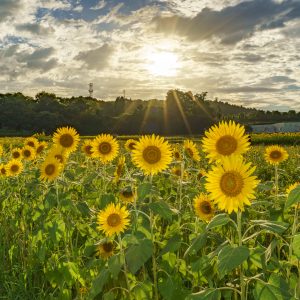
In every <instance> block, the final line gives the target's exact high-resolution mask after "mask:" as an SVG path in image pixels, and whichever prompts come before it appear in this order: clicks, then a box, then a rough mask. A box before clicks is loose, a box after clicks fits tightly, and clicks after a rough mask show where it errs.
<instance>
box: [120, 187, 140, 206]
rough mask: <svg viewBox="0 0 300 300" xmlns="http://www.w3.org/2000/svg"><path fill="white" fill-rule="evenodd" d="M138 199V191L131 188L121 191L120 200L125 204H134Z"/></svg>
mask: <svg viewBox="0 0 300 300" xmlns="http://www.w3.org/2000/svg"><path fill="white" fill-rule="evenodd" d="M135 198H136V191H135V190H134V189H133V188H131V187H130V186H127V187H125V188H124V189H122V190H121V191H120V199H121V200H122V201H123V202H125V203H132V202H134V199H135Z"/></svg>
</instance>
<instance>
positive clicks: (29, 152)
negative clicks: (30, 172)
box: [22, 146, 36, 160]
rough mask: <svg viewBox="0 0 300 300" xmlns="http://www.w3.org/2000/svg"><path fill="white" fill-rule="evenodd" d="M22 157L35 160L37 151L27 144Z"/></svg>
mask: <svg viewBox="0 0 300 300" xmlns="http://www.w3.org/2000/svg"><path fill="white" fill-rule="evenodd" d="M22 157H23V158H24V159H26V160H34V159H35V157H36V151H35V149H34V148H33V147H31V146H25V147H23V149H22Z"/></svg>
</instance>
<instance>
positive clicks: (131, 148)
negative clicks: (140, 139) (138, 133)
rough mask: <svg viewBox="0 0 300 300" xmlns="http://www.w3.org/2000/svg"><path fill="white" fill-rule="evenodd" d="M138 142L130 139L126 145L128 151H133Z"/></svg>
mask: <svg viewBox="0 0 300 300" xmlns="http://www.w3.org/2000/svg"><path fill="white" fill-rule="evenodd" d="M136 143H137V141H136V140H134V139H129V140H127V141H126V143H125V148H126V149H127V150H128V151H132V150H133V149H134V147H135V145H136Z"/></svg>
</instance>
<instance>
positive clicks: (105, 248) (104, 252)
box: [97, 241, 115, 259]
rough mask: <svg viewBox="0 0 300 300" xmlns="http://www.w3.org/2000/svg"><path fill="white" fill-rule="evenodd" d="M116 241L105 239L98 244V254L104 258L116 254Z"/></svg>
mask: <svg viewBox="0 0 300 300" xmlns="http://www.w3.org/2000/svg"><path fill="white" fill-rule="evenodd" d="M114 249H115V246H114V243H113V242H111V241H105V242H102V243H101V244H99V245H98V247H97V254H98V255H99V256H100V257H101V258H103V259H108V258H109V257H111V256H112V255H113V254H114Z"/></svg>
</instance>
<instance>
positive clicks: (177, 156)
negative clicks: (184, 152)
mask: <svg viewBox="0 0 300 300" xmlns="http://www.w3.org/2000/svg"><path fill="white" fill-rule="evenodd" d="M172 150H173V158H174V160H177V161H178V160H181V153H180V149H179V146H178V145H176V146H174V147H173V149H172Z"/></svg>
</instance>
